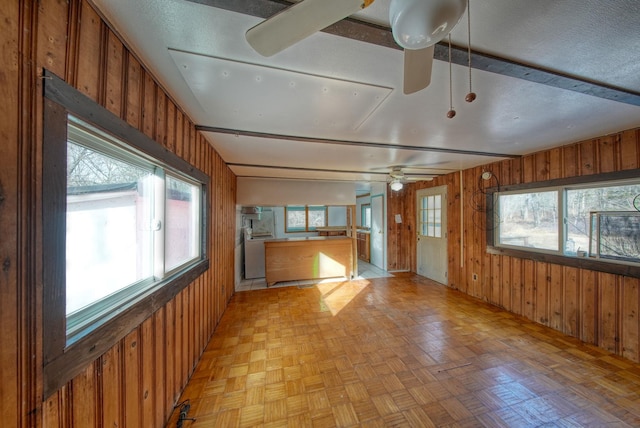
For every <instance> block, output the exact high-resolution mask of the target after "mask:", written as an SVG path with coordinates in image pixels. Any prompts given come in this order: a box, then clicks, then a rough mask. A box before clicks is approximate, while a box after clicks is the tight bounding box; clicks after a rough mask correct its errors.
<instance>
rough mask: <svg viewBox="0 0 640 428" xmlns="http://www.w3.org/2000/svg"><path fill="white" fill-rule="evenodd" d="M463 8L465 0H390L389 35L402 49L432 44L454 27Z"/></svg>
mask: <svg viewBox="0 0 640 428" xmlns="http://www.w3.org/2000/svg"><path fill="white" fill-rule="evenodd" d="M466 7H467V2H466V1H465V0H432V1H423V0H393V1H392V2H391V4H390V6H389V21H390V23H391V28H392V33H393V38H394V39H395V41H396V43H398V44H399V45H400V46H402V47H403V48H405V49H424V48H426V47H428V46H431V45H435V44H436V43H438V42H439V41H440V40H442V39H444V37H445V36H446V35H447V34H448V33H449V32H450V31H451V30H452V29H453V27H455V25H456V24H457V23H458V21H459V20H460V18H461V17H462V14H463V13H464V11H465V9H466Z"/></svg>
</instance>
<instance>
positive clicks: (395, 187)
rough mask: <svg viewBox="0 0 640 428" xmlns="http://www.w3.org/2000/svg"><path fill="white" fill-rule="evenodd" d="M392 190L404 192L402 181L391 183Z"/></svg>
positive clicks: (395, 180)
mask: <svg viewBox="0 0 640 428" xmlns="http://www.w3.org/2000/svg"><path fill="white" fill-rule="evenodd" d="M391 190H393V191H394V192H397V191H398V190H402V181H400V180H398V179H394V180H392V181H391Z"/></svg>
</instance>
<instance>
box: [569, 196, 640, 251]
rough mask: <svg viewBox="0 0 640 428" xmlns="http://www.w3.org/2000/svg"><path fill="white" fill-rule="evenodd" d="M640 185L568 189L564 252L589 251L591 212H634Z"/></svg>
mask: <svg viewBox="0 0 640 428" xmlns="http://www.w3.org/2000/svg"><path fill="white" fill-rule="evenodd" d="M638 194H640V185H639V184H633V185H623V186H609V187H599V188H589V189H569V190H567V208H566V218H567V221H566V225H567V241H566V244H565V252H566V253H567V254H571V255H573V254H576V253H577V252H578V251H588V250H589V213H590V212H592V211H635V209H634V207H633V198H634V197H635V196H636V195H638Z"/></svg>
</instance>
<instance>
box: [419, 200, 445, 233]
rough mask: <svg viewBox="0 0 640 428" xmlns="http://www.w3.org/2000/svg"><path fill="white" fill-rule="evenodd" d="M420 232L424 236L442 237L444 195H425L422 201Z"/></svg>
mask: <svg viewBox="0 0 640 428" xmlns="http://www.w3.org/2000/svg"><path fill="white" fill-rule="evenodd" d="M420 207H421V208H420V220H421V221H420V232H421V235H422V236H430V237H433V238H441V237H442V195H431V196H424V197H422V198H421V201H420Z"/></svg>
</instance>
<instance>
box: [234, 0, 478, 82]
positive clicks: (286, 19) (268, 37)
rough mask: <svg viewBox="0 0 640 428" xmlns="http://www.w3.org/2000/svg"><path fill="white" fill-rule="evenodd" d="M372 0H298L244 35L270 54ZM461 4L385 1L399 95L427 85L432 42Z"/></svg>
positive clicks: (451, 24)
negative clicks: (400, 56)
mask: <svg viewBox="0 0 640 428" xmlns="http://www.w3.org/2000/svg"><path fill="white" fill-rule="evenodd" d="M373 2H374V0H302V1H300V2H298V3H295V4H293V5H292V6H289V7H288V8H287V9H284V10H283V11H282V12H280V13H277V14H276V15H273V16H271V17H270V18H267V19H266V20H265V21H262V22H261V23H260V24H258V25H256V26H255V27H252V28H250V29H249V30H248V31H247V33H246V38H247V41H248V42H249V44H250V45H251V47H252V48H253V49H254V50H256V51H257V52H258V53H260V54H261V55H263V56H272V55H274V54H276V53H278V52H280V51H282V50H284V49H286V48H288V47H289V46H291V45H293V44H295V43H297V42H299V41H301V40H303V39H304V38H306V37H308V36H310V35H311V34H313V33H315V32H317V31H320V30H322V29H323V28H325V27H328V26H329V25H331V24H333V23H335V22H338V21H340V20H341V19H344V18H346V17H347V16H349V15H351V14H353V13H355V12H357V11H359V10H360V9H364V8H366V7H368V6H370V5H371V4H372V3H373ZM466 6H467V0H391V4H390V6H389V22H390V23H391V31H392V32H393V38H394V40H395V41H396V43H398V45H400V46H401V47H403V48H404V88H403V92H404V93H405V94H411V93H414V92H417V91H420V90H421V89H424V88H426V87H427V86H429V83H430V82H431V66H432V62H433V52H434V48H435V44H436V43H438V42H439V41H440V40H442V39H443V38H444V37H445V36H446V35H447V34H449V32H450V31H451V30H452V29H453V27H455V25H456V24H457V23H458V21H459V20H460V18H461V17H462V14H463V13H464V11H465V10H466Z"/></svg>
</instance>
